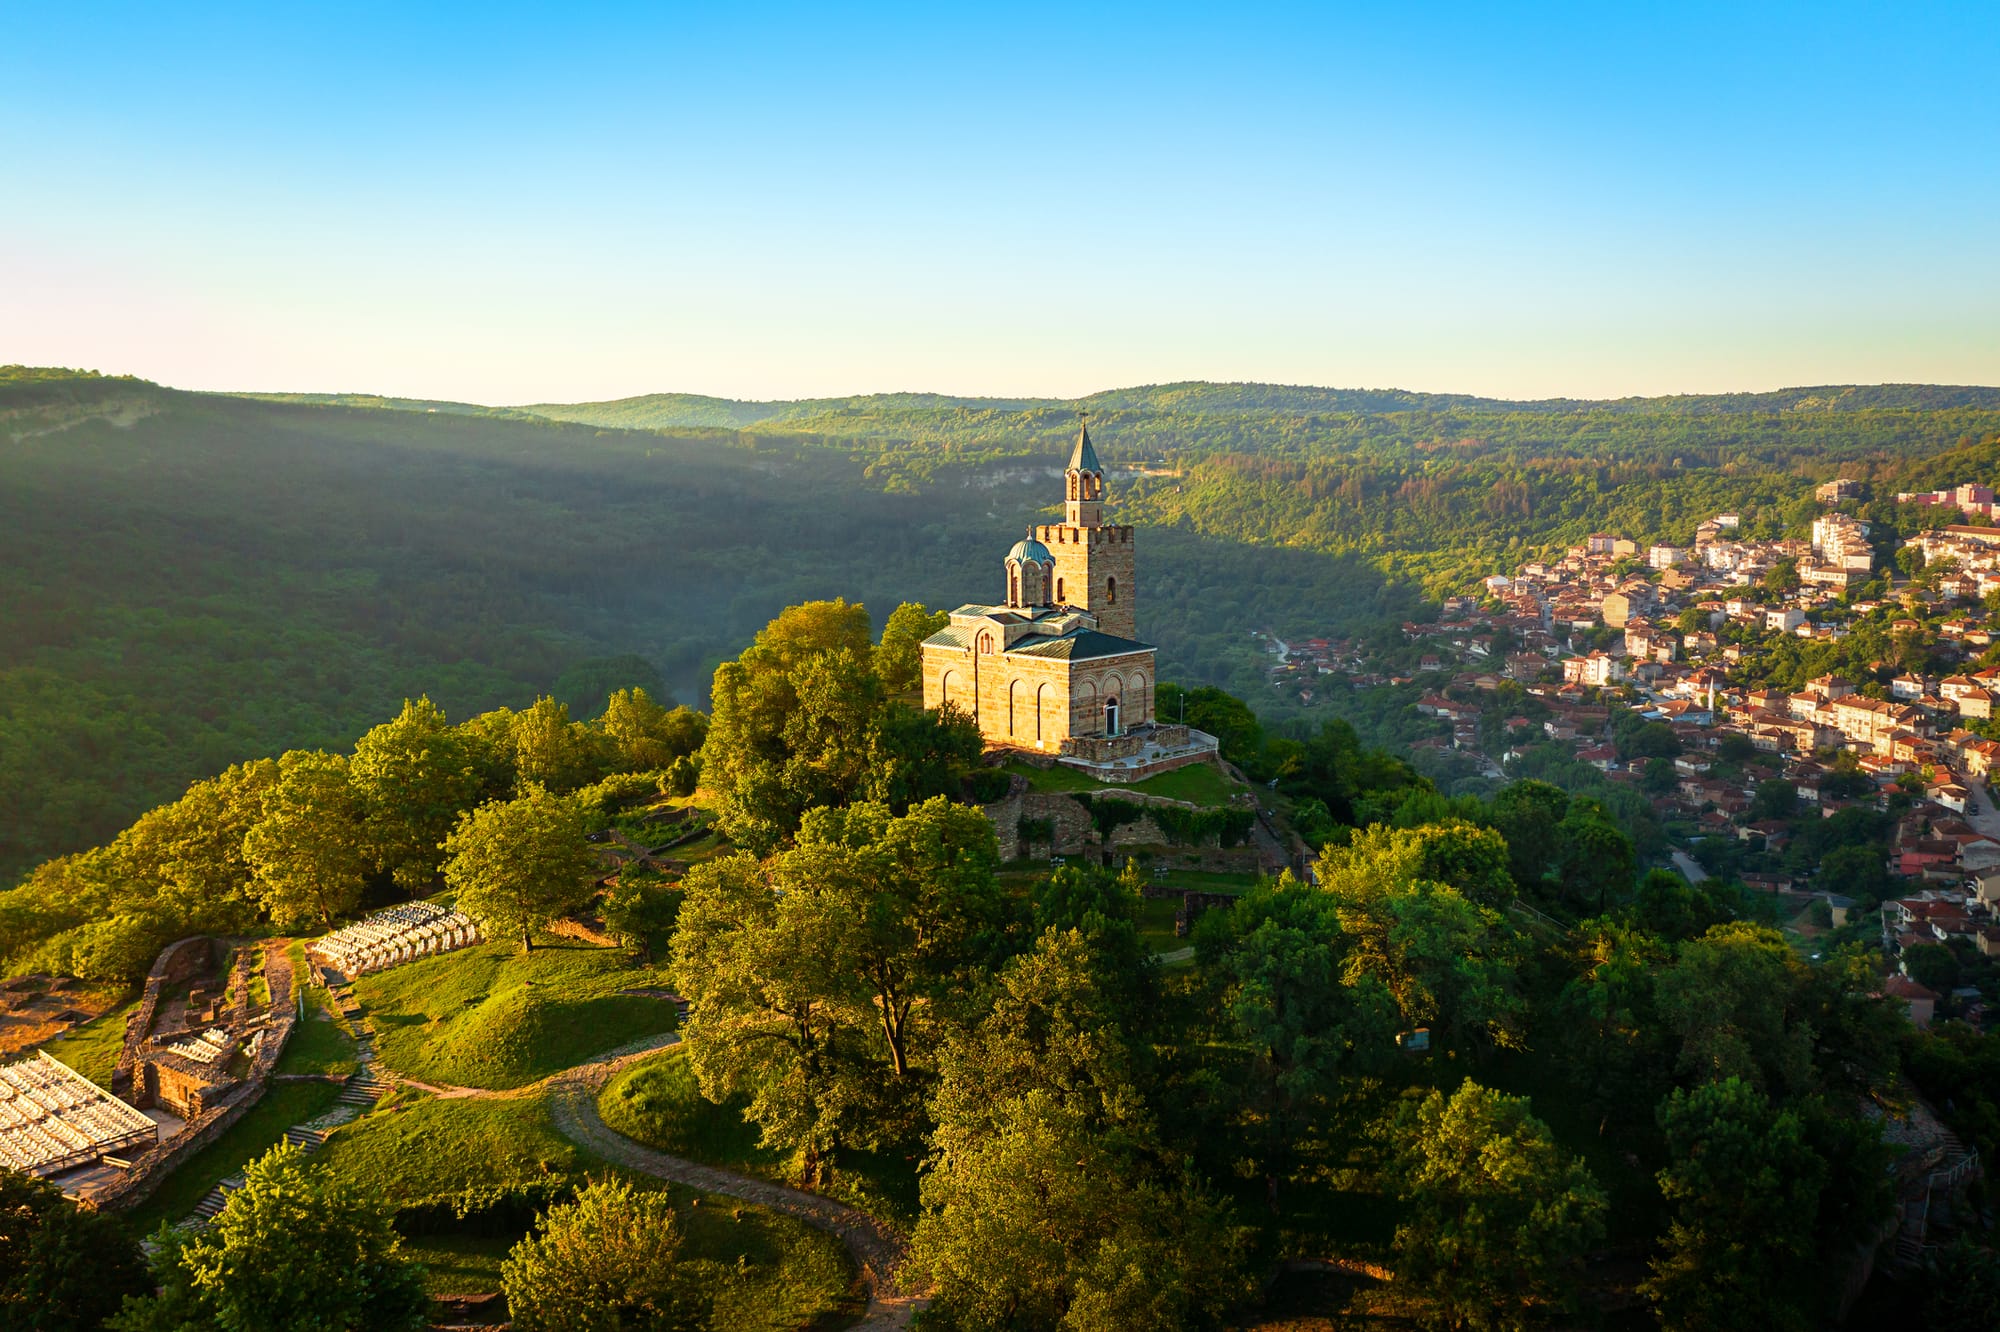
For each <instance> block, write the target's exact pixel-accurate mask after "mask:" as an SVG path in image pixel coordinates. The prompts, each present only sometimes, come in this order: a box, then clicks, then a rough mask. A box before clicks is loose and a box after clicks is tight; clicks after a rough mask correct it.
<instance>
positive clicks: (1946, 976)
mask: <svg viewBox="0 0 2000 1332" xmlns="http://www.w3.org/2000/svg"><path fill="white" fill-rule="evenodd" d="M1903 970H1904V971H1905V972H1906V973H1907V974H1908V975H1909V977H1910V979H1911V980H1913V981H1915V982H1916V983H1917V984H1919V985H1927V986H1929V987H1930V988H1931V989H1933V990H1936V991H1937V992H1938V993H1939V994H1946V993H1949V992H1950V990H1951V989H1952V987H1953V986H1955V985H1957V984H1958V958H1957V957H1955V956H1954V955H1953V954H1952V951H1951V949H1949V948H1946V947H1945V946H1944V945H1943V944H1935V943H1925V944H1911V945H1910V946H1909V947H1908V948H1905V949H1904V950H1903Z"/></svg>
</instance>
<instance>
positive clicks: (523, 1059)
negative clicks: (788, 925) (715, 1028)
mask: <svg viewBox="0 0 2000 1332" xmlns="http://www.w3.org/2000/svg"><path fill="white" fill-rule="evenodd" d="M662 984H664V981H663V979H662V977H661V975H660V973H659V972H658V971H656V970H654V969H652V968H649V967H641V966H635V965H633V964H632V963H631V962H630V961H629V960H628V958H627V955H626V954H625V952H624V951H623V950H622V949H615V948H591V947H587V946H585V945H581V944H577V943H574V942H571V941H568V940H563V941H560V942H555V943H550V944H547V945H540V944H538V945H537V947H536V949H535V951H534V952H533V953H529V954H526V955H523V954H522V953H521V951H520V948H519V946H518V945H517V944H514V943H489V944H482V945H480V946H479V947H477V948H467V949H462V950H460V951H459V952H456V953H447V954H444V955H443V956H441V957H433V958H426V959H424V960H423V961H421V962H412V963H409V964H408V965H405V966H400V967H396V968H393V969H392V970H389V971H384V972H378V973H377V974H375V975H373V976H364V977H362V978H361V979H360V980H359V981H357V982H355V990H356V992H357V993H358V994H359V995H360V998H361V1003H362V1006H363V1007H364V1008H365V1009H366V1010H367V1012H368V1014H369V1017H370V1018H371V1019H372V1020H373V1022H374V1025H375V1031H376V1049H377V1051H378V1052H379V1054H380V1056H381V1059H382V1062H383V1063H384V1064H386V1065H387V1066H388V1067H390V1068H392V1069H394V1070H395V1071H396V1072H398V1073H403V1074H407V1075H408V1076H410V1077H413V1078H417V1079H420V1080H422V1081H424V1082H429V1083H435V1084H450V1085H455V1086H461V1087H487V1088H495V1089H501V1088H508V1087H521V1086H525V1085H527V1084H528V1083H531V1082H536V1081H539V1080H540V1079H542V1078H545V1077H547V1076H548V1075H549V1074H551V1073H556V1072H560V1071H561V1070H563V1069H565V1068H569V1067H571V1066H573V1065H576V1064H580V1063H582V1062H584V1061H585V1060H587V1059H589V1058H591V1057H592V1056H594V1055H599V1054H602V1053H604V1052H605V1051H607V1050H611V1049H615V1048H616V1047H618V1046H621V1045H624V1044H626V1043H628V1042H630V1041H633V1040H637V1039H639V1038H640V1037H643V1036H651V1035H655V1034H657V1033H660V1032H664V1031H671V1030H673V1027H674V1010H673V1006H672V1005H671V1004H668V1003H667V1002H665V1001H664V1000H660V999H652V998H647V997H645V996H642V995H629V994H619V993H618V991H619V990H620V989H623V988H625V987H628V986H657V985H662Z"/></svg>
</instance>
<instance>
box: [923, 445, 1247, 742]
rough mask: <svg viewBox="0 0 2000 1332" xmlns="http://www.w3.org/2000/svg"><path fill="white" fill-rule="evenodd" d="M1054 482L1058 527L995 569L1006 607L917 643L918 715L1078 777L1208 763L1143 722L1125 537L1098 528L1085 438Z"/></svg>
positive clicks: (956, 622) (957, 617)
mask: <svg viewBox="0 0 2000 1332" xmlns="http://www.w3.org/2000/svg"><path fill="white" fill-rule="evenodd" d="M1063 480H1064V485H1065V491H1066V493H1065V496H1064V506H1063V521H1062V522H1060V523H1047V524H1043V525H1041V526H1038V527H1035V528H1033V529H1032V530H1031V531H1030V532H1029V534H1028V535H1027V536H1026V537H1024V538H1023V539H1022V540H1020V541H1017V542H1015V543H1014V546H1013V548H1012V549H1011V550H1009V551H1008V552H1007V555H1006V558H1005V560H1004V561H1002V572H1003V576H1004V579H1005V589H1004V590H1005V595H1004V599H1003V600H1002V601H1001V602H1000V603H999V604H996V605H979V604H973V605H965V606H960V607H959V608H958V609H957V610H955V611H952V612H951V618H950V622H949V623H948V624H947V625H946V626H945V627H944V628H943V629H941V630H939V631H938V632H937V633H935V634H933V635H931V636H930V637H929V638H927V639H925V640H924V644H923V666H924V706H925V707H927V708H938V707H943V706H944V705H946V704H947V703H949V704H951V705H953V706H955V707H957V708H959V709H960V710H962V711H964V712H965V713H967V714H968V715H970V716H971V717H972V718H973V720H974V721H976V722H977V723H978V725H979V730H980V734H982V735H983V736H984V737H985V738H986V743H987V745H988V746H989V747H994V748H1006V749H1018V750H1024V751H1028V752H1031V753H1040V754H1046V755H1050V756H1052V757H1055V758H1058V759H1060V760H1061V761H1064V762H1068V763H1072V764H1075V765H1077V766H1084V767H1109V768H1113V769H1123V770H1126V771H1129V770H1131V769H1133V768H1135V767H1143V768H1144V769H1145V770H1147V771H1149V772H1150V771H1160V770H1162V769H1163V768H1166V767H1173V766H1178V764H1179V762H1184V761H1198V760H1199V759H1201V758H1204V757H1206V754H1204V753H1201V752H1197V751H1199V750H1200V748H1201V747H1200V745H1199V744H1198V743H1196V742H1192V741H1191V740H1190V733H1189V732H1188V731H1187V729H1186V728H1185V727H1177V726H1175V727H1162V726H1160V725H1159V724H1158V723H1157V721H1156V719H1155V717H1154V715H1153V684H1154V680H1155V678H1156V676H1155V668H1154V655H1155V651H1154V648H1153V645H1152V644H1150V643H1146V642H1142V641H1141V640H1140V639H1139V638H1138V637H1137V633H1138V614H1137V602H1138V590H1139V589H1138V567H1137V560H1136V558H1135V555H1134V543H1133V531H1132V529H1131V528H1130V527H1126V526H1120V525H1118V524H1112V523H1106V522H1105V521H1104V505H1105V502H1106V492H1105V485H1104V469H1103V467H1102V466H1101V465H1100V464H1099V463H1098V460H1097V450H1096V448H1095V447H1094V446H1093V445H1092V443H1091V439H1090V430H1089V428H1088V427H1087V426H1085V427H1082V428H1079V430H1078V431H1077V438H1076V447H1075V448H1074V450H1072V452H1071V454H1070V460H1069V466H1068V468H1067V469H1066V470H1065V472H1064V474H1063ZM1195 734H1197V735H1198V734H1199V733H1195ZM1200 739H1201V740H1208V737H1206V736H1201V737H1200ZM1209 744H1210V745H1212V744H1213V741H1212V740H1211V741H1209ZM1191 746H1192V747H1191ZM1183 754H1184V755H1185V756H1184V757H1183ZM1112 779H1114V780H1115V779H1116V778H1115V777H1114V778H1112Z"/></svg>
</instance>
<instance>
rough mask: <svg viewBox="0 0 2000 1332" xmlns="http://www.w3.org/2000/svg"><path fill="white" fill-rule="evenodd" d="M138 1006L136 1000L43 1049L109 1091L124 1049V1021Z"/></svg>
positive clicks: (86, 1024)
mask: <svg viewBox="0 0 2000 1332" xmlns="http://www.w3.org/2000/svg"><path fill="white" fill-rule="evenodd" d="M138 1006H139V1001H138V1000H137V999H134V1000H133V1001H132V1002H131V1003H129V1004H124V1005H121V1006H120V1007H117V1008H114V1009H112V1010H111V1011H110V1012H109V1013H106V1014H104V1015H103V1016H102V1017H97V1018H92V1019H91V1020H90V1021H88V1022H86V1023H84V1024H83V1025H82V1026H81V1027H78V1028H76V1029H75V1030H73V1031H71V1032H70V1033H69V1034H67V1035H65V1036H63V1037H61V1038H59V1039H57V1040H53V1041H50V1042H49V1043H48V1044H46V1045H44V1046H42V1049H44V1050H47V1051H48V1052H49V1053H50V1054H51V1055H54V1056H55V1057H56V1058H57V1059H60V1060H62V1061H63V1063H65V1064H68V1065H69V1066H70V1067H71V1068H73V1069H75V1070H76V1071H77V1072H79V1073H81V1074H83V1076H85V1077H86V1078H89V1079H90V1080H91V1081H92V1082H94V1083H96V1084H97V1085H98V1086H100V1087H107V1088H108V1087H109V1086H110V1085H111V1070H112V1069H114V1068H116V1067H117V1066H118V1056H119V1055H120V1054H121V1053H123V1052H124V1049H125V1019H126V1018H128V1017H130V1016H131V1015H132V1010H133V1009H134V1008H137V1007H138Z"/></svg>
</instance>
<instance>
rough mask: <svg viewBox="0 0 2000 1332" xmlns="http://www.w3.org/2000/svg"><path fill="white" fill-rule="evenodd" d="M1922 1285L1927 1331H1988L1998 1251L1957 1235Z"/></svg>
mask: <svg viewBox="0 0 2000 1332" xmlns="http://www.w3.org/2000/svg"><path fill="white" fill-rule="evenodd" d="M1987 595H1988V596H1989V597H1990V596H1992V595H1993V593H1991V592H1989V593H1987ZM1923 1289H1924V1302H1923V1322H1922V1326H1923V1327H1924V1328H1925V1329H1927V1332H1989V1329H1991V1328H1992V1326H1993V1311H1994V1310H1995V1309H2000V1254H1996V1253H1995V1252H1994V1251H1993V1250H1992V1249H1988V1248H1981V1247H1980V1246H1979V1245H1977V1244H1975V1243H1974V1242H1973V1241H1972V1240H1971V1239H1969V1238H1964V1237H1961V1238H1960V1239H1958V1240H1956V1241H1955V1242H1953V1243H1951V1244H1948V1245H1946V1246H1944V1247H1943V1248H1941V1249H1938V1250H1937V1251H1936V1252H1935V1254H1933V1255H1932V1256H1931V1257H1930V1258H1929V1259H1928V1260H1927V1261H1926V1263H1925V1272H1924V1282H1923Z"/></svg>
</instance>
